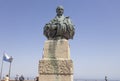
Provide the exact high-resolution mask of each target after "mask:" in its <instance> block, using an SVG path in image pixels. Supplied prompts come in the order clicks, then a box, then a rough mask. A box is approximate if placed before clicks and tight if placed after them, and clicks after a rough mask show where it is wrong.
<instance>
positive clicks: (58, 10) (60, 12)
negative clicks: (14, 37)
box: [56, 6, 64, 15]
mask: <svg viewBox="0 0 120 81" xmlns="http://www.w3.org/2000/svg"><path fill="white" fill-rule="evenodd" d="M56 12H57V14H58V15H62V14H63V13H64V9H63V7H61V6H59V7H57V9H56Z"/></svg>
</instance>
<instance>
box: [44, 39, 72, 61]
mask: <svg viewBox="0 0 120 81" xmlns="http://www.w3.org/2000/svg"><path fill="white" fill-rule="evenodd" d="M43 51H44V52H43V59H45V58H50V59H56V58H62V59H70V47H69V43H68V40H66V39H61V40H47V41H45V46H44V50H43Z"/></svg>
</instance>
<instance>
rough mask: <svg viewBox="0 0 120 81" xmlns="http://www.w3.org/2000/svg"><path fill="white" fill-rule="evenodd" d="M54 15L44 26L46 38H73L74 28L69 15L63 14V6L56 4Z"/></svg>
mask: <svg viewBox="0 0 120 81" xmlns="http://www.w3.org/2000/svg"><path fill="white" fill-rule="evenodd" d="M56 13H57V15H56V17H55V18H54V19H52V20H51V21H50V22H49V23H47V24H46V25H45V27H44V35H45V36H46V37H47V39H48V40H59V39H67V40H68V39H73V36H74V33H75V29H74V25H73V24H72V22H71V20H70V18H69V17H65V16H64V15H63V13H64V8H63V7H62V6H58V7H57V9H56Z"/></svg>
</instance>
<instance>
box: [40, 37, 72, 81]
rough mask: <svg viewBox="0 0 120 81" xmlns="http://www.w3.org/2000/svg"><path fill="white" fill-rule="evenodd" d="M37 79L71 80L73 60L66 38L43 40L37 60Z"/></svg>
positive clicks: (42, 80)
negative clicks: (40, 54) (41, 55)
mask: <svg viewBox="0 0 120 81" xmlns="http://www.w3.org/2000/svg"><path fill="white" fill-rule="evenodd" d="M39 81H73V62H72V60H71V59H70V48H69V43H68V40H66V39H60V40H47V41H45V45H44V50H43V57H42V60H40V61H39Z"/></svg>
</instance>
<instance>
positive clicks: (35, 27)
mask: <svg viewBox="0 0 120 81" xmlns="http://www.w3.org/2000/svg"><path fill="white" fill-rule="evenodd" d="M119 4H120V0H0V60H1V61H2V56H3V52H4V51H6V53H7V54H8V55H10V56H13V58H14V60H13V62H12V71H11V76H13V77H14V76H15V75H16V74H19V75H21V74H23V75H24V76H26V77H35V76H37V75H38V62H39V60H40V59H41V58H42V52H43V47H44V42H45V40H47V39H46V38H45V36H43V27H44V25H45V24H46V23H48V22H49V21H50V20H51V19H52V18H54V17H55V15H56V11H55V10H56V7H57V6H58V5H63V6H64V9H65V12H64V15H65V16H70V18H71V19H72V22H73V23H74V24H75V36H74V39H73V40H69V43H70V49H71V59H72V60H73V62H74V78H88V79H104V76H108V79H120V71H119V70H120V5H119ZM1 61H0V67H1ZM3 67H4V68H3V75H6V74H7V73H8V67H9V63H6V62H4V66H3Z"/></svg>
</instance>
